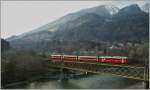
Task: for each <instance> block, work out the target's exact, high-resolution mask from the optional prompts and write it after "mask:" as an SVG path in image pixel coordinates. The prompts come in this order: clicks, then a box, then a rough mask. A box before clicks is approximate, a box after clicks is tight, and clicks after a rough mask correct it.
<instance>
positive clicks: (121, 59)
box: [98, 56, 128, 63]
mask: <svg viewBox="0 0 150 90" xmlns="http://www.w3.org/2000/svg"><path fill="white" fill-rule="evenodd" d="M98 62H105V63H127V62H128V58H127V57H121V56H103V57H99V58H98Z"/></svg>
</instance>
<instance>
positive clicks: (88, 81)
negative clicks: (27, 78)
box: [9, 74, 143, 89]
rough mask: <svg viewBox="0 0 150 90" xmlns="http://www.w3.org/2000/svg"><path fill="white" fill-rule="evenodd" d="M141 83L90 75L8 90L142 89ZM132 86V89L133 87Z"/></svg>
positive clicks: (23, 85)
mask: <svg viewBox="0 0 150 90" xmlns="http://www.w3.org/2000/svg"><path fill="white" fill-rule="evenodd" d="M141 83H142V82H140V81H137V80H133V79H127V78H122V77H117V76H112V75H107V74H99V75H90V76H87V77H81V78H76V79H68V80H51V79H48V78H47V79H46V78H45V79H39V80H36V81H32V82H30V83H28V84H22V85H17V86H13V87H9V88H20V89H122V88H126V89H127V88H129V87H130V88H133V89H137V88H139V89H142V88H143V85H142V84H141ZM133 86H134V87H133Z"/></svg>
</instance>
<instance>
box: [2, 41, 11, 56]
mask: <svg viewBox="0 0 150 90" xmlns="http://www.w3.org/2000/svg"><path fill="white" fill-rule="evenodd" d="M9 49H10V45H9V42H7V41H6V40H4V39H1V52H2V53H3V52H6V51H7V50H9Z"/></svg>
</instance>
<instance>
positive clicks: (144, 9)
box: [141, 3, 149, 13]
mask: <svg viewBox="0 0 150 90" xmlns="http://www.w3.org/2000/svg"><path fill="white" fill-rule="evenodd" d="M141 9H142V10H143V11H144V12H146V13H149V3H146V4H144V5H143V6H142V7H141Z"/></svg>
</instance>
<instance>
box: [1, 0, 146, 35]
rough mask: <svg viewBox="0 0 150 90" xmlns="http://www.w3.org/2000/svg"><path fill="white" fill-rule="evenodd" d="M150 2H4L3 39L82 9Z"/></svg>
mask: <svg viewBox="0 0 150 90" xmlns="http://www.w3.org/2000/svg"><path fill="white" fill-rule="evenodd" d="M147 2H148V0H145V1H144V0H138V1H135V0H124V1H123V0H122V1H2V2H1V37H2V38H7V37H10V36H12V35H19V34H21V33H24V32H28V31H31V30H34V29H36V28H38V27H40V26H42V25H45V24H47V23H48V22H51V21H54V20H56V19H57V18H59V17H61V16H64V15H66V14H68V13H71V12H75V11H78V10H80V9H84V8H89V7H94V6H98V5H104V4H112V5H115V6H117V7H119V8H122V7H124V6H127V5H130V4H138V5H140V6H141V5H143V4H145V3H147Z"/></svg>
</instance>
